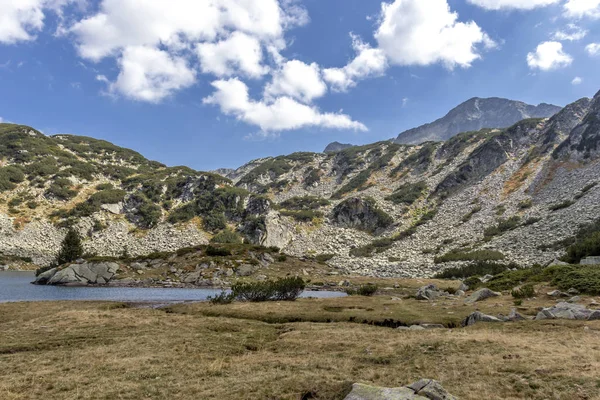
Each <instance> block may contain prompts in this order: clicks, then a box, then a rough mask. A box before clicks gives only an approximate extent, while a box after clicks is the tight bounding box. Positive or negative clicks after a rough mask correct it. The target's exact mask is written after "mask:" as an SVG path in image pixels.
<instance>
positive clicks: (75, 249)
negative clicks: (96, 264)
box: [56, 229, 83, 265]
mask: <svg viewBox="0 0 600 400" xmlns="http://www.w3.org/2000/svg"><path fill="white" fill-rule="evenodd" d="M81 256H83V246H82V245H81V238H80V237H79V234H78V233H77V231H75V230H74V229H69V231H68V232H67V235H66V236H65V238H64V239H63V241H62V244H61V247H60V251H59V252H58V256H57V258H56V262H57V264H58V265H62V264H66V263H69V262H73V261H75V260H77V259H78V258H81Z"/></svg>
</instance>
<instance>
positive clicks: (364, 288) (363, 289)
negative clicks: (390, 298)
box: [356, 283, 379, 296]
mask: <svg viewBox="0 0 600 400" xmlns="http://www.w3.org/2000/svg"><path fill="white" fill-rule="evenodd" d="M377 289H379V287H378V286H377V285H374V284H372V283H368V284H366V285H361V286H360V287H359V288H358V289H356V294H358V295H359V296H373V295H374V294H375V293H376V292H377Z"/></svg>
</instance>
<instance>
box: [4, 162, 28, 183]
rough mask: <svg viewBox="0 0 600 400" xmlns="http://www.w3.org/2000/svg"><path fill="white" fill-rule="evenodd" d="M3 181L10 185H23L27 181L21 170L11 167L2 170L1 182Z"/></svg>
mask: <svg viewBox="0 0 600 400" xmlns="http://www.w3.org/2000/svg"><path fill="white" fill-rule="evenodd" d="M2 180H3V181H6V182H10V183H21V182H23V181H24V180H25V174H24V173H23V170H22V169H21V168H19V167H16V166H14V165H9V166H8V167H4V168H0V181H2Z"/></svg>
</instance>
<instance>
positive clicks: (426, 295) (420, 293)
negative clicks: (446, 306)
mask: <svg viewBox="0 0 600 400" xmlns="http://www.w3.org/2000/svg"><path fill="white" fill-rule="evenodd" d="M440 294H441V293H440V292H439V291H438V290H437V287H436V286H435V285H427V286H423V287H421V288H419V290H417V294H416V296H415V297H416V299H417V300H434V299H436V298H438V297H440Z"/></svg>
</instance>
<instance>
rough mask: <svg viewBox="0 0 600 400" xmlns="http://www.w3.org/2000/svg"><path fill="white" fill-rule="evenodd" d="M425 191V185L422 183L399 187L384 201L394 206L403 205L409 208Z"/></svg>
mask: <svg viewBox="0 0 600 400" xmlns="http://www.w3.org/2000/svg"><path fill="white" fill-rule="evenodd" d="M426 190H427V184H426V183H425V182H424V181H421V182H417V183H408V184H406V185H402V186H400V187H399V188H398V189H396V191H395V192H394V193H392V194H391V195H390V196H388V197H386V198H385V199H386V200H388V201H391V202H392V203H394V204H405V205H408V206H410V205H411V204H413V203H414V202H415V201H417V200H418V199H419V198H420V197H421V196H422V195H423V192H425V191H426Z"/></svg>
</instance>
